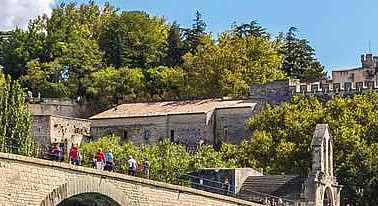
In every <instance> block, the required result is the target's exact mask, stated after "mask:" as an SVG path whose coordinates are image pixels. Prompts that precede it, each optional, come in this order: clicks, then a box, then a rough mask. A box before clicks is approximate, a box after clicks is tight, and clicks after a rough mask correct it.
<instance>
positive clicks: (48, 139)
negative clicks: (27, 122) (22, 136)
mask: <svg viewBox="0 0 378 206" xmlns="http://www.w3.org/2000/svg"><path fill="white" fill-rule="evenodd" d="M79 107H80V106H79V105H78V104H77V103H76V102H74V101H70V100H57V99H47V98H34V99H31V102H30V104H29V109H30V113H31V115H32V120H33V121H32V126H31V129H32V134H33V136H34V137H35V140H36V143H37V144H38V145H39V147H40V148H41V149H42V152H43V153H46V152H49V150H50V147H51V144H54V143H61V144H63V145H64V146H63V147H64V149H65V150H67V148H69V147H70V146H71V144H72V143H75V144H78V145H79V144H80V143H81V141H82V139H83V138H85V137H88V136H89V131H90V121H89V120H87V119H81V118H78V117H79V116H80V108H79Z"/></svg>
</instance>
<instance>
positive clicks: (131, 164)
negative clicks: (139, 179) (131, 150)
mask: <svg viewBox="0 0 378 206" xmlns="http://www.w3.org/2000/svg"><path fill="white" fill-rule="evenodd" d="M127 164H128V170H127V173H128V174H129V175H132V176H135V172H136V169H137V161H136V160H135V159H134V158H133V156H131V155H129V160H127Z"/></svg>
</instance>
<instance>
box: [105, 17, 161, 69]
mask: <svg viewBox="0 0 378 206" xmlns="http://www.w3.org/2000/svg"><path fill="white" fill-rule="evenodd" d="M167 35H168V25H166V24H165V20H164V19H162V18H159V17H150V16H149V15H148V14H147V13H145V12H142V11H130V12H122V13H121V14H119V15H117V16H115V17H113V18H111V19H110V20H109V21H108V23H107V24H106V25H104V27H103V29H102V32H101V36H100V41H99V43H100V48H101V49H102V50H103V51H105V59H106V60H107V64H109V65H113V66H114V67H115V68H120V67H130V68H135V67H137V68H149V67H153V66H156V65H158V64H159V63H160V62H162V60H163V58H164V56H165V53H166V48H167Z"/></svg>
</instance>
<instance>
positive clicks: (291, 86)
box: [250, 79, 378, 104]
mask: <svg viewBox="0 0 378 206" xmlns="http://www.w3.org/2000/svg"><path fill="white" fill-rule="evenodd" d="M369 91H378V84H377V82H376V81H374V80H372V81H363V82H343V83H339V82H337V83H334V82H332V81H320V82H313V83H301V82H300V81H299V80H296V79H293V80H290V79H287V80H276V81H274V82H270V83H267V84H253V85H251V87H250V98H251V99H254V100H257V101H260V103H261V104H266V103H269V104H280V103H282V102H289V101H290V100H291V98H292V97H293V96H294V95H316V96H334V95H337V94H345V95H349V94H351V95H352V94H359V93H366V92H369ZM325 99H327V98H325Z"/></svg>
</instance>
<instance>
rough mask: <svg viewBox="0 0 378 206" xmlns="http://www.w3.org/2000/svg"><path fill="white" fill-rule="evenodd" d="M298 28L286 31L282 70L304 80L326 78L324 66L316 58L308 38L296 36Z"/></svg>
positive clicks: (311, 80)
mask: <svg viewBox="0 0 378 206" xmlns="http://www.w3.org/2000/svg"><path fill="white" fill-rule="evenodd" d="M296 33H297V28H295V27H290V29H289V31H288V32H287V33H286V37H285V39H284V42H283V46H282V49H281V53H282V55H283V57H284V61H283V64H282V70H283V71H285V72H286V74H287V75H288V76H290V77H291V78H294V79H300V80H302V81H308V82H313V81H318V80H322V79H325V78H326V73H325V72H324V66H322V65H321V64H320V62H319V61H318V60H317V59H315V57H314V55H315V50H314V49H313V48H312V47H311V46H310V44H309V41H308V40H306V39H299V38H298V37H297V36H296Z"/></svg>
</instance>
